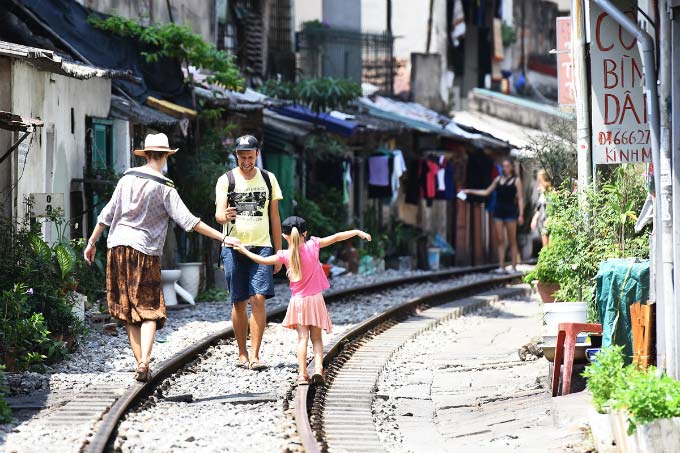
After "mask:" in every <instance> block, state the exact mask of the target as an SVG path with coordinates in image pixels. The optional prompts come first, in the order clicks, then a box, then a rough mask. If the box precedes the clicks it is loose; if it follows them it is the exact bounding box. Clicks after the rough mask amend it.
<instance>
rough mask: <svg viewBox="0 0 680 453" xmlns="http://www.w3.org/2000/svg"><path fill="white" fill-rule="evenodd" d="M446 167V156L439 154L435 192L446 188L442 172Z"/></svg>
mask: <svg viewBox="0 0 680 453" xmlns="http://www.w3.org/2000/svg"><path fill="white" fill-rule="evenodd" d="M445 168H446V158H445V157H444V156H439V170H437V192H443V191H444V190H446V182H445V181H444V173H445Z"/></svg>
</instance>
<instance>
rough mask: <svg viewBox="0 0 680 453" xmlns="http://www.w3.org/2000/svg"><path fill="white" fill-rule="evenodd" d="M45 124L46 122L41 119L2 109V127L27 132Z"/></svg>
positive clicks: (0, 121)
mask: <svg viewBox="0 0 680 453" xmlns="http://www.w3.org/2000/svg"><path fill="white" fill-rule="evenodd" d="M43 125H44V123H43V122H42V121H41V120H37V119H35V118H29V117H26V116H20V115H17V114H16V113H11V112H3V111H2V110H0V129H5V130H8V131H23V132H26V131H28V130H33V129H35V128H36V127H43Z"/></svg>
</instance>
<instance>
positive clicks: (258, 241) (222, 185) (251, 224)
mask: <svg viewBox="0 0 680 453" xmlns="http://www.w3.org/2000/svg"><path fill="white" fill-rule="evenodd" d="M268 173H269V181H270V182H271V184H272V200H282V199H283V194H282V193H281V187H280V186H279V182H278V181H277V180H276V176H274V174H273V173H271V172H268ZM233 174H234V182H235V184H234V195H233V197H234V202H235V205H236V211H237V214H236V222H235V223H231V222H229V223H227V224H225V225H223V226H222V233H223V234H225V235H226V234H227V231H228V232H229V236H230V237H234V238H237V239H238V240H239V241H241V243H242V244H243V245H251V246H255V247H271V246H272V241H271V237H270V235H269V189H267V183H266V182H265V181H264V177H263V176H262V173H261V172H260V169H259V168H258V169H257V174H256V175H255V176H254V177H253V178H252V179H245V178H244V177H243V176H242V175H241V174H240V172H239V171H238V170H234V171H233ZM228 191H229V179H228V178H227V175H226V174H224V175H222V176H220V178H219V179H218V180H217V185H216V186H215V196H216V199H220V198H226V197H227V192H228Z"/></svg>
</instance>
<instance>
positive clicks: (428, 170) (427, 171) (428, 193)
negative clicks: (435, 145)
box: [420, 159, 439, 200]
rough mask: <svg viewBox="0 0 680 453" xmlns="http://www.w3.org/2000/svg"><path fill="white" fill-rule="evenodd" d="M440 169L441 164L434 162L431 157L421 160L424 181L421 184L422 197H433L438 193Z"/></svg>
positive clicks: (422, 179)
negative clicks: (438, 173)
mask: <svg viewBox="0 0 680 453" xmlns="http://www.w3.org/2000/svg"><path fill="white" fill-rule="evenodd" d="M438 171H439V164H437V163H436V162H432V161H431V160H430V159H424V160H421V161H420V174H421V181H423V182H424V184H423V185H421V186H420V197H421V198H425V199H430V200H431V199H433V198H434V196H435V195H436V194H437V172H438Z"/></svg>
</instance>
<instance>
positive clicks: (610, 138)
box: [598, 129, 649, 145]
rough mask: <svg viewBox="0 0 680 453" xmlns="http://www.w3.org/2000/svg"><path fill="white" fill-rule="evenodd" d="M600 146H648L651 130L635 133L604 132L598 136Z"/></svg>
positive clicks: (635, 131)
mask: <svg viewBox="0 0 680 453" xmlns="http://www.w3.org/2000/svg"><path fill="white" fill-rule="evenodd" d="M598 142H599V143H600V145H648V144H649V129H644V130H643V129H638V130H634V131H602V132H600V133H599V134H598Z"/></svg>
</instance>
